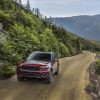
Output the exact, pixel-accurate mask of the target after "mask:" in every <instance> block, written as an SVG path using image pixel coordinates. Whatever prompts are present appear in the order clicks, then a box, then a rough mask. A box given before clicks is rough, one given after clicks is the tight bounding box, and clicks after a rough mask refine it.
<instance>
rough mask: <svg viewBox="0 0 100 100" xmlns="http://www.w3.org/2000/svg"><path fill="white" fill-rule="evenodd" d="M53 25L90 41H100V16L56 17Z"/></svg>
mask: <svg viewBox="0 0 100 100" xmlns="http://www.w3.org/2000/svg"><path fill="white" fill-rule="evenodd" d="M52 21H53V23H55V24H56V25H57V26H63V27H64V28H65V29H67V30H68V31H70V32H73V33H75V34H77V35H79V36H81V37H84V38H86V39H90V40H96V41H100V14H98V15H80V16H72V17H54V18H52Z"/></svg>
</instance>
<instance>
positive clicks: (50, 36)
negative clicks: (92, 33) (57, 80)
mask: <svg viewBox="0 0 100 100" xmlns="http://www.w3.org/2000/svg"><path fill="white" fill-rule="evenodd" d="M0 23H3V29H4V30H5V31H4V32H3V34H5V35H6V36H7V39H6V41H4V42H0V60H6V61H8V62H10V63H11V64H17V63H19V62H21V61H22V60H24V59H26V57H27V56H28V55H29V54H30V53H31V52H33V51H55V52H56V53H57V55H58V57H66V56H72V55H75V54H78V53H81V52H82V50H92V51H95V50H98V51H99V50H100V47H99V46H98V45H97V44H96V43H95V42H92V41H88V40H85V39H83V38H80V37H78V36H76V35H74V34H73V33H70V32H68V31H66V30H65V29H64V28H63V27H57V26H56V25H54V24H52V18H51V17H50V18H47V17H46V16H43V15H42V14H41V13H40V11H39V9H38V8H31V7H30V1H29V0H28V1H27V4H26V5H22V2H21V0H0ZM0 34H1V33H0Z"/></svg>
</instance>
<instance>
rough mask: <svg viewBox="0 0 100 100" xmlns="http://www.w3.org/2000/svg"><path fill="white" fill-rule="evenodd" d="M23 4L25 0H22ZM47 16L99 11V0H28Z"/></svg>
mask: <svg viewBox="0 0 100 100" xmlns="http://www.w3.org/2000/svg"><path fill="white" fill-rule="evenodd" d="M22 1H23V3H24V4H25V3H26V2H27V0H22ZM30 4H31V6H32V7H34V8H39V9H40V11H41V12H42V13H43V14H44V15H47V16H73V15H81V14H84V15H85V14H97V13H100V7H99V6H100V0H30Z"/></svg>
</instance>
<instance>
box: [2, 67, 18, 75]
mask: <svg viewBox="0 0 100 100" xmlns="http://www.w3.org/2000/svg"><path fill="white" fill-rule="evenodd" d="M15 72H16V70H15V67H14V66H12V65H4V66H3V68H2V74H3V75H4V76H12V75H14V74H15Z"/></svg>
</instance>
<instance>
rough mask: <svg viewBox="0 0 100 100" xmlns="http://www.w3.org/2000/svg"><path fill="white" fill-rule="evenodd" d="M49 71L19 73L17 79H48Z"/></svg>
mask: <svg viewBox="0 0 100 100" xmlns="http://www.w3.org/2000/svg"><path fill="white" fill-rule="evenodd" d="M48 75H49V71H31V72H30V71H20V72H17V77H31V78H47V77H48Z"/></svg>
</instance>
